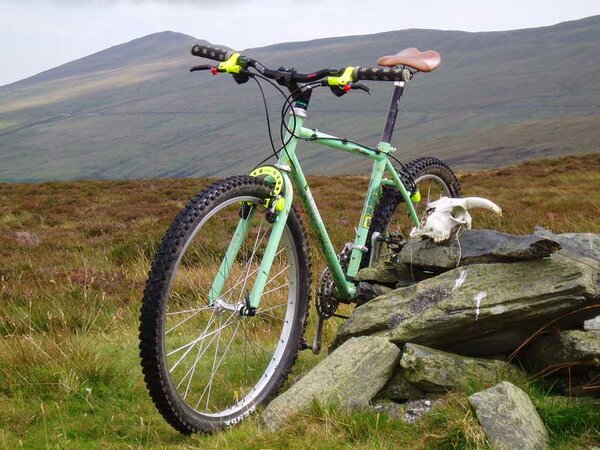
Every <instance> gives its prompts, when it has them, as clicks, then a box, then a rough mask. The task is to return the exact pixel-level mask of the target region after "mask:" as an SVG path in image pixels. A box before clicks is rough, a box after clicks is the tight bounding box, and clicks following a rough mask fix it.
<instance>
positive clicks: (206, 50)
mask: <svg viewBox="0 0 600 450" xmlns="http://www.w3.org/2000/svg"><path fill="white" fill-rule="evenodd" d="M191 53H192V55H194V56H200V57H201V58H208V59H214V60H215V61H227V59H229V57H230V56H231V53H232V52H230V51H227V50H221V49H220V48H215V47H208V46H206V45H200V44H195V45H194V46H193V47H192V50H191Z"/></svg>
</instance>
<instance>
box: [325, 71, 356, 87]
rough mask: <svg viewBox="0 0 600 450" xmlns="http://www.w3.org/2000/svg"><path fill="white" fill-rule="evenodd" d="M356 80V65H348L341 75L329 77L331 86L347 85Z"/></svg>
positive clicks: (328, 81)
mask: <svg viewBox="0 0 600 450" xmlns="http://www.w3.org/2000/svg"><path fill="white" fill-rule="evenodd" d="M353 81H354V67H352V66H350V67H346V69H344V73H342V75H341V76H339V77H327V84H329V86H345V85H347V84H350V83H352V82H353Z"/></svg>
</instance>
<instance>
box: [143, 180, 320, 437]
mask: <svg viewBox="0 0 600 450" xmlns="http://www.w3.org/2000/svg"><path fill="white" fill-rule="evenodd" d="M271 188H272V186H271V185H270V184H268V183H266V182H264V181H262V180H259V179H257V178H253V177H248V176H238V177H231V178H227V179H224V180H222V181H220V182H218V183H215V184H213V185H212V186H210V187H208V188H207V189H205V190H204V191H203V192H201V193H200V194H198V195H197V196H196V197H195V198H193V199H192V200H191V201H190V202H189V204H188V205H187V206H186V207H185V208H184V209H183V210H182V211H181V213H180V214H179V215H178V216H177V218H176V219H175V221H174V223H173V225H172V226H171V228H170V229H169V231H168V233H167V235H166V236H165V238H164V240H163V242H162V245H161V247H160V249H159V251H158V253H157V255H156V257H155V260H154V263H153V265H152V269H151V271H150V274H149V277H148V281H147V284H146V289H145V291H144V299H143V305H142V310H141V316H140V355H141V359H142V368H143V372H144V378H145V382H146V385H147V387H148V390H149V392H150V395H151V397H152V400H153V401H154V403H155V405H156V407H157V409H158V410H159V412H160V413H161V414H162V415H163V417H164V418H165V419H166V420H167V422H169V423H170V424H171V425H172V426H173V427H174V428H176V429H177V430H179V431H180V432H182V433H186V434H187V433H193V432H211V431H214V430H219V429H222V428H225V427H227V426H231V425H235V424H237V423H239V422H240V421H241V420H242V419H244V418H245V417H247V416H248V415H250V414H251V413H252V412H253V411H254V410H255V409H256V408H257V407H258V406H259V405H261V404H264V403H265V402H267V401H268V400H269V399H270V398H272V397H273V396H274V395H275V394H276V393H277V391H278V390H279V388H280V387H281V385H282V383H283V382H284V380H285V378H286V377H287V375H288V373H289V371H290V369H291V367H292V365H293V364H294V361H295V359H296V357H297V354H298V350H299V347H300V342H301V339H302V335H303V332H304V327H305V325H306V317H307V308H308V303H309V299H308V296H309V288H310V261H309V255H308V246H307V240H306V235H305V232H304V229H303V227H302V224H301V222H300V220H299V217H298V215H297V214H296V212H295V211H294V210H292V211H291V212H290V214H289V216H288V220H287V223H286V227H285V230H284V233H283V236H282V239H281V242H280V244H279V247H278V249H277V251H276V256H275V260H274V262H273V266H272V268H271V271H270V274H269V278H268V280H267V283H266V285H265V288H264V293H263V295H262V297H261V301H260V306H259V307H258V308H257V310H256V315H255V316H248V315H243V314H240V310H241V309H243V307H244V306H245V301H246V299H247V298H248V295H249V293H250V292H252V288H253V286H254V281H255V278H256V275H257V272H258V268H259V266H260V263H261V261H262V256H263V253H264V249H265V247H266V244H267V242H268V241H269V236H270V232H271V228H272V224H271V223H270V222H269V221H268V220H267V219H266V217H265V216H266V215H265V211H266V210H265V208H264V206H263V205H264V203H265V200H266V199H267V198H269V196H270V192H271ZM242 217H244V218H245V220H248V223H249V227H248V233H247V234H246V238H245V240H244V242H243V244H242V246H241V248H240V250H239V252H238V254H237V257H236V258H235V259H234V260H233V261H232V263H231V267H228V268H227V269H222V267H221V263H222V261H223V258H224V255H225V253H226V251H227V249H228V247H229V244H230V242H231V240H232V237H233V234H234V233H235V231H236V228H237V226H238V223H240V220H242V219H241V218H242ZM223 272H228V275H227V277H226V280H225V284H224V286H223V288H222V290H221V295H220V296H219V297H218V299H217V300H215V302H214V303H213V304H212V305H211V304H209V300H208V295H209V292H210V290H211V288H212V286H213V281H214V280H215V277H216V276H217V274H219V273H223Z"/></svg>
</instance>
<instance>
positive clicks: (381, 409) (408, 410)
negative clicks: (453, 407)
mask: <svg viewBox="0 0 600 450" xmlns="http://www.w3.org/2000/svg"><path fill="white" fill-rule="evenodd" d="M436 403H437V402H436V401H435V400H430V399H427V398H421V399H418V400H411V401H408V402H406V403H403V404H399V403H395V402H389V401H387V402H382V403H377V404H375V405H373V406H372V407H371V408H370V409H371V410H372V411H373V412H375V413H379V414H381V413H383V414H386V415H387V416H389V417H392V418H394V419H398V420H402V421H403V422H406V423H413V422H416V421H417V420H418V419H419V418H421V416H422V415H423V414H427V413H428V412H429V411H431V409H432V408H433V407H434V406H435V404H436Z"/></svg>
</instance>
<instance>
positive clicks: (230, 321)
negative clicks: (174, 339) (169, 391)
mask: <svg viewBox="0 0 600 450" xmlns="http://www.w3.org/2000/svg"><path fill="white" fill-rule="evenodd" d="M236 313H237V311H234V312H232V313H231V315H230V316H229V317H228V318H227V320H226V321H225V323H224V324H223V326H221V327H219V328H217V329H216V330H214V331H211V332H210V333H208V334H205V332H203V333H202V334H201V335H200V336H198V337H197V338H196V339H194V340H193V341H190V342H189V343H187V344H185V345H182V346H181V347H179V348H177V349H175V350H171V351H170V352H169V353H167V356H171V355H172V354H174V353H177V352H179V351H181V350H183V349H184V348H187V347H190V346H193V345H194V344H196V343H197V342H200V341H201V340H203V339H206V338H207V337H209V336H212V335H213V334H216V333H218V332H219V331H221V330H223V329H224V328H226V327H228V326H229V325H231V324H232V323H233V320H235V319H233V320H230V319H231V318H232V317H233V316H234V314H236ZM211 319H212V316H211ZM210 325H211V323H210V322H209V324H208V325H207V327H208V326H210ZM188 352H189V349H188V350H187V351H186V353H185V354H184V355H183V357H185V355H186V354H187V353H188ZM180 361H181V360H180ZM180 361H177V364H179V362H180ZM177 364H176V365H175V366H174V367H172V368H171V370H170V371H172V370H173V369H175V367H176V366H177Z"/></svg>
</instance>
